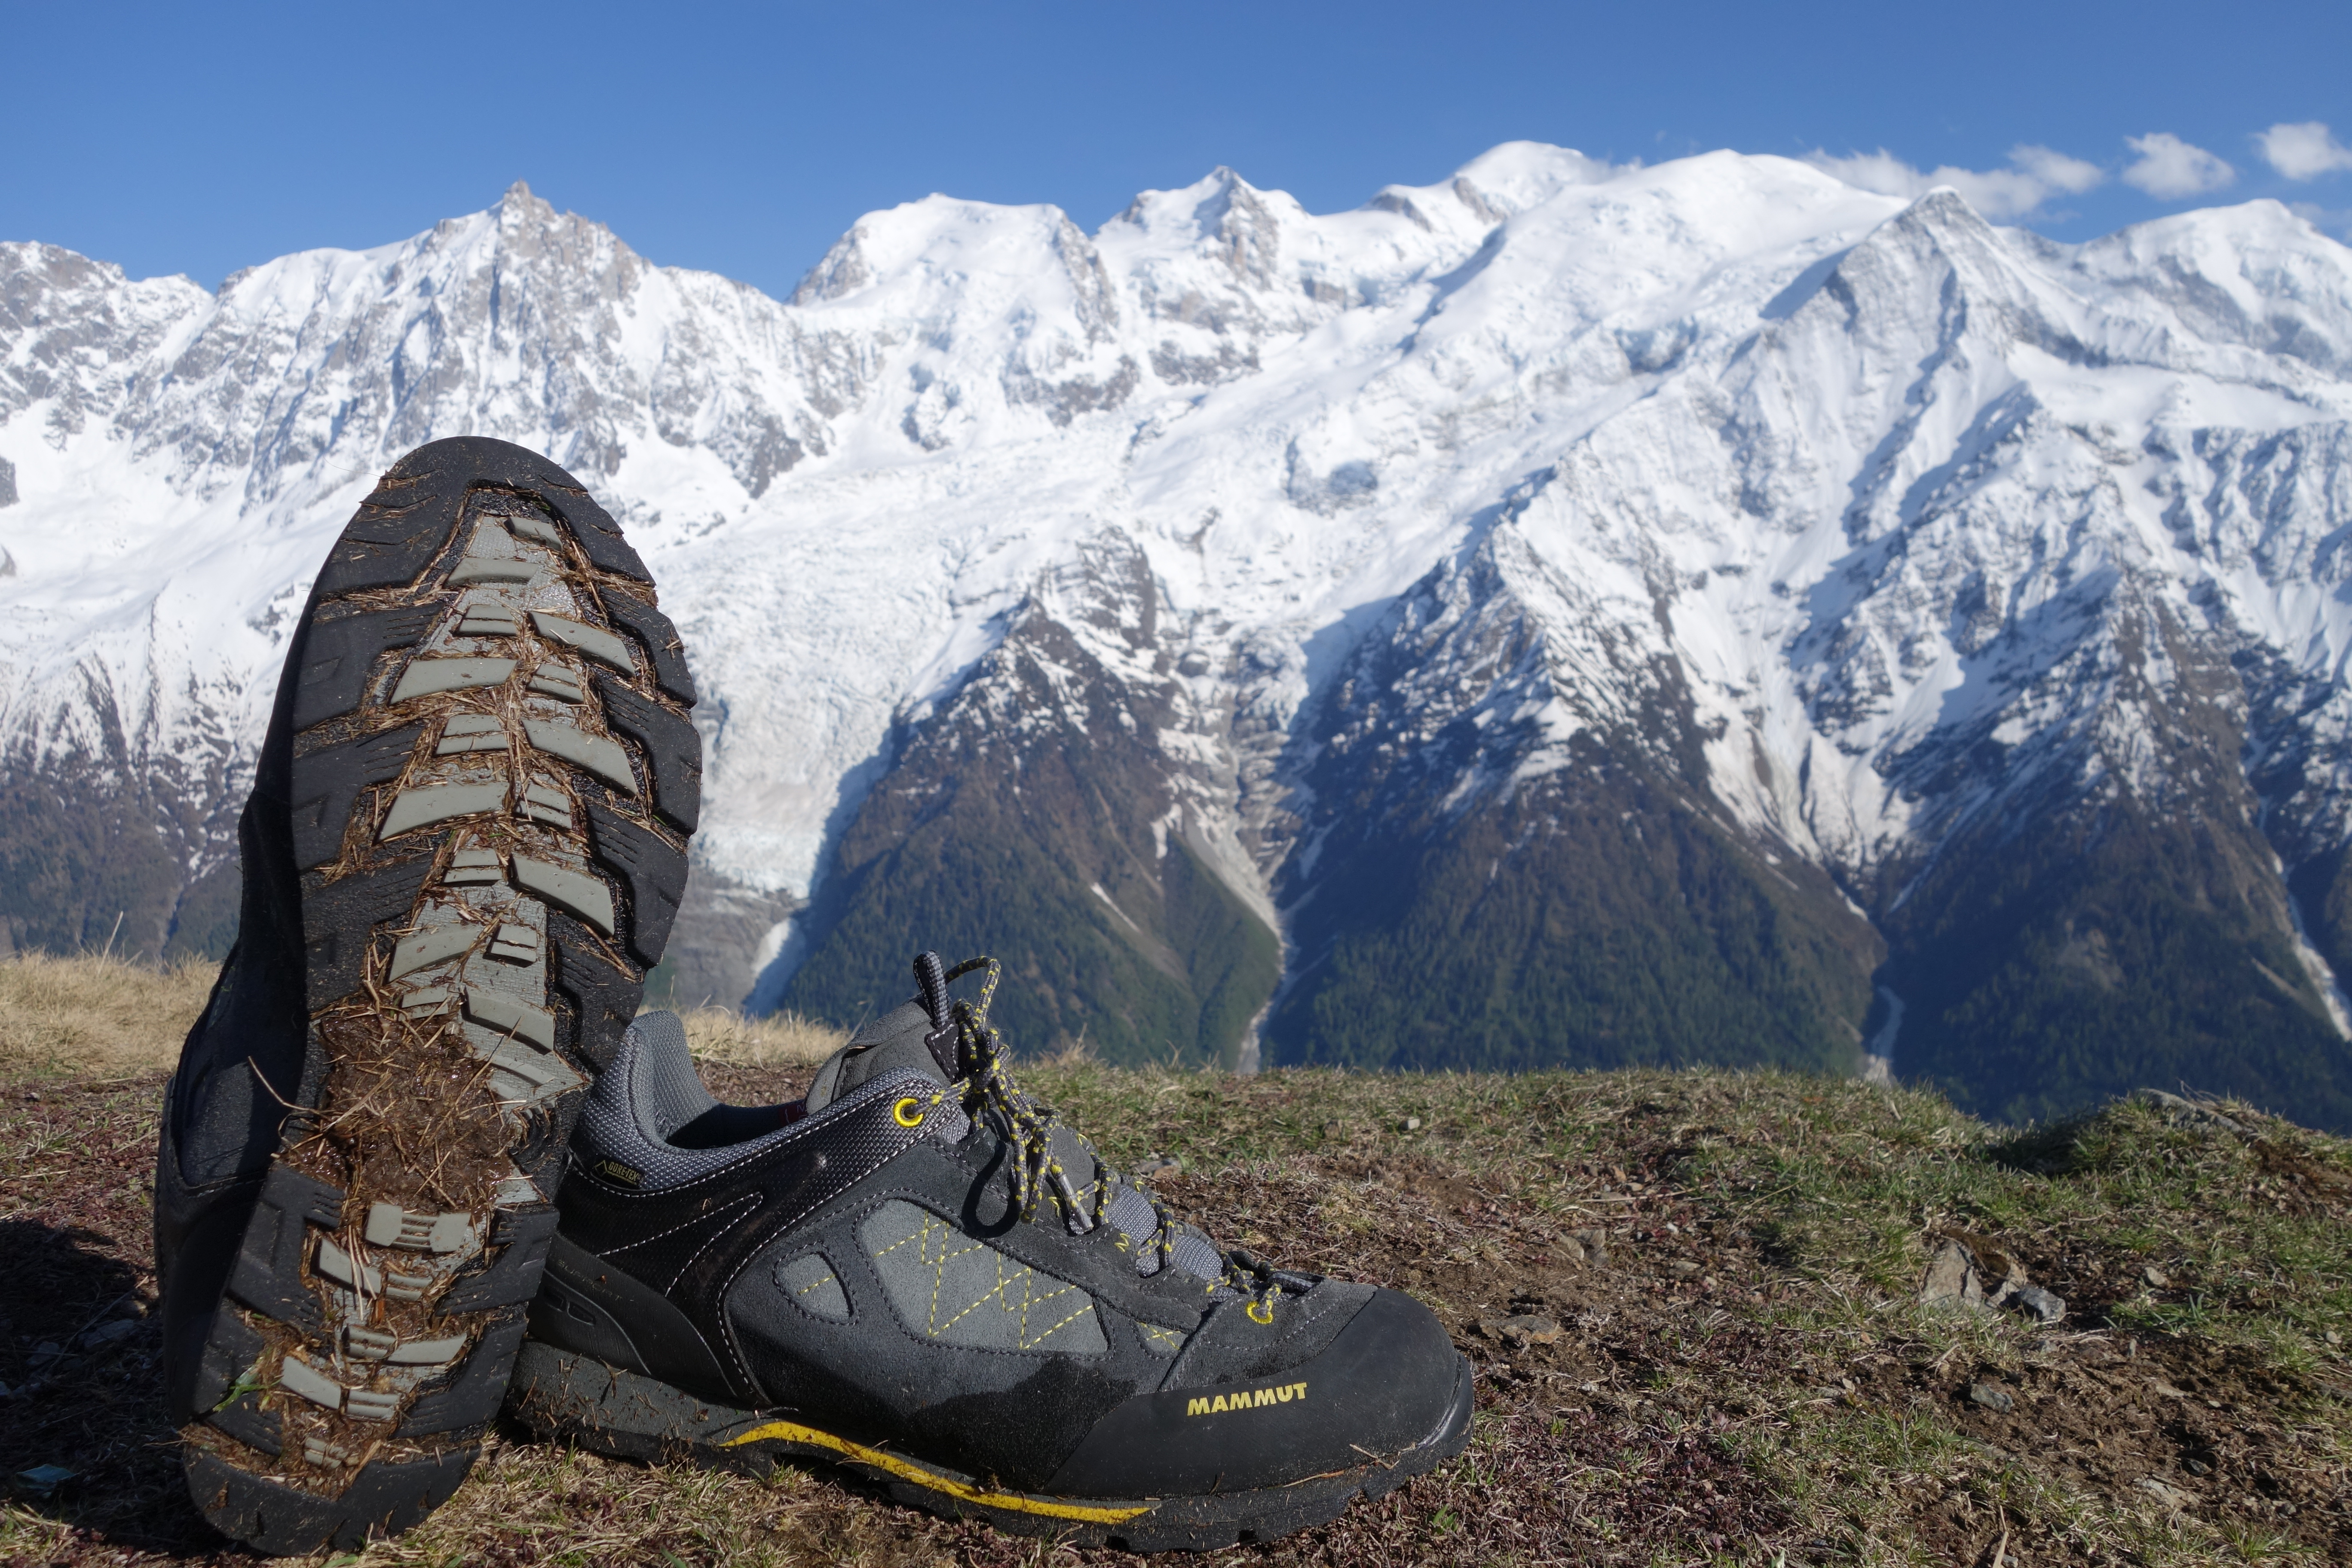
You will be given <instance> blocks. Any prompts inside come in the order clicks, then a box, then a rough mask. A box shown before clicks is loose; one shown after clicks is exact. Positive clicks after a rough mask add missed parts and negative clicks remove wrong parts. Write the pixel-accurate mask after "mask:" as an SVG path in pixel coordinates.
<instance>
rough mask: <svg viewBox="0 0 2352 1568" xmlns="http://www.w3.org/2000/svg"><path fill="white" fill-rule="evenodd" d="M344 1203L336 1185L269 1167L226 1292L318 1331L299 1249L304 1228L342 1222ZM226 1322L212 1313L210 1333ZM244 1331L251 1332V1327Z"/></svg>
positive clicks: (319, 1317)
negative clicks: (212, 1323) (212, 1321)
mask: <svg viewBox="0 0 2352 1568" xmlns="http://www.w3.org/2000/svg"><path fill="white" fill-rule="evenodd" d="M342 1207H343V1194H341V1192H340V1191H338V1190H337V1189H335V1188H333V1187H331V1186H329V1185H327V1184H325V1183H324V1182H316V1181H312V1180H311V1179H310V1177H308V1176H305V1175H303V1174H302V1173H299V1172H298V1171H294V1170H290V1169H289V1168H288V1167H287V1166H285V1165H283V1164H278V1165H272V1166H271V1167H270V1169H269V1175H268V1178H267V1179H266V1180H264V1181H263V1183H262V1184H261V1195H260V1197H259V1198H258V1199H257V1200H256V1203H255V1205H254V1210H253V1218H252V1219H250V1220H248V1221H247V1223H246V1227H245V1237H244V1239H243V1240H242V1241H241V1242H239V1243H238V1245H237V1251H236V1262H235V1263H233V1264H232V1265H230V1267H229V1276H228V1293H229V1294H230V1295H231V1296H233V1297H235V1298H236V1300H239V1301H242V1302H244V1303H245V1304H246V1305H247V1306H248V1307H250V1308H252V1309H253V1310H255V1311H257V1312H260V1313H263V1314H265V1315H266V1316H268V1317H271V1318H275V1319H276V1320H277V1321H279V1322H281V1323H285V1324H287V1325H288V1326H289V1327H292V1328H297V1329H302V1330H306V1331H311V1332H317V1331H320V1330H322V1329H323V1327H324V1322H325V1320H324V1318H323V1316H322V1315H321V1314H320V1310H319V1299H318V1297H317V1296H315V1295H313V1294H312V1293H311V1290H310V1285H309V1284H308V1283H307V1282H306V1281H305V1280H304V1279H303V1278H302V1249H303V1247H304V1244H305V1243H306V1241H307V1240H308V1236H307V1231H306V1227H307V1226H311V1225H319V1226H326V1227H328V1228H329V1229H332V1228H333V1227H334V1226H338V1225H340V1224H341V1223H342ZM225 1321H230V1319H229V1316H228V1315H227V1314H216V1315H215V1318H214V1331H215V1332H219V1331H220V1329H221V1325H222V1324H223V1323H224V1322H225ZM238 1327H239V1328H245V1325H243V1324H242V1323H240V1324H238ZM245 1331H246V1333H247V1334H248V1335H249V1334H251V1333H252V1330H250V1329H245ZM207 1359H209V1357H208V1358H207ZM238 1370H242V1366H240V1367H239V1369H238Z"/></svg>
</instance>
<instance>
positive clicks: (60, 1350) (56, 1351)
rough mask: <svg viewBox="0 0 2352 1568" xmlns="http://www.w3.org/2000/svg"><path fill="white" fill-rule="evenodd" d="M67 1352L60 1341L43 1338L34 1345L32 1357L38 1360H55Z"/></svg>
mask: <svg viewBox="0 0 2352 1568" xmlns="http://www.w3.org/2000/svg"><path fill="white" fill-rule="evenodd" d="M65 1353H66V1348H65V1346H63V1345H61V1344H59V1343H58V1342H57V1341H55V1340H43V1341H42V1342H40V1343H39V1344H37V1345H35V1346H34V1347H33V1353H32V1356H31V1357H30V1359H31V1360H33V1361H36V1362H43V1361H55V1360H57V1359H58V1357H59V1356H61V1355H63V1354H65Z"/></svg>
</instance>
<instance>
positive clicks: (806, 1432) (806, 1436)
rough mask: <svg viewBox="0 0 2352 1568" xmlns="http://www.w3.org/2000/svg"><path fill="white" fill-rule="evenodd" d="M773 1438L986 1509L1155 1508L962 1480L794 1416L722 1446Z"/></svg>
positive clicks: (1083, 1516)
mask: <svg viewBox="0 0 2352 1568" xmlns="http://www.w3.org/2000/svg"><path fill="white" fill-rule="evenodd" d="M771 1440H776V1441H782V1442H786V1443H806V1444H809V1445H810V1446H812V1447H818V1448H830V1449H832V1450H833V1451H834V1452H835V1453H836V1454H839V1455H841V1456H842V1457H843V1458H848V1459H855V1460H856V1461H857V1462H858V1463H859V1464H861V1465H871V1466H873V1467H874V1468H876V1469H877V1470H886V1471H887V1472H889V1473H890V1474H891V1475H894V1476H897V1477H898V1478H900V1479H903V1480H909V1481H912V1482H914V1483H915V1484H916V1485H917V1486H919V1487H929V1489H931V1490H933V1491H935V1492H945V1493H947V1494H948V1495H949V1496H950V1497H953V1498H960V1499H961V1500H963V1501H965V1502H971V1503H979V1504H981V1505H982V1506H983V1507H986V1508H1002V1509H1009V1510H1013V1512H1015V1513H1039V1514H1044V1515H1045V1516H1047V1517H1048V1518H1052V1519H1074V1520H1077V1521H1080V1522H1081V1523H1085V1524H1118V1523H1121V1522H1123V1521H1127V1520H1130V1519H1133V1518H1134V1517H1135V1516H1136V1515H1137V1514H1139V1513H1149V1512H1150V1511H1151V1505H1150V1504H1149V1503H1144V1504H1139V1505H1138V1506H1136V1507H1134V1508H1096V1507H1091V1506H1089V1505H1087V1504H1086V1503H1076V1502H1047V1501H1045V1500H1044V1499H1042V1498H1029V1497H1022V1496H1019V1495H1017V1494H1016V1493H1013V1492H992V1491H982V1489H980V1488H978V1487H976V1486H973V1485H972V1484H971V1482H969V1481H959V1480H956V1479H953V1478H951V1477H949V1476H943V1475H940V1473H939V1472H938V1471H937V1470H930V1469H926V1468H923V1467H922V1466H920V1465H918V1464H913V1463H910V1462H909V1461H908V1460H905V1459H902V1458H898V1455H896V1454H886V1453H884V1452H883V1451H882V1450H881V1449H879V1448H869V1447H866V1445H865V1444H863V1443H853V1442H851V1441H850V1440H849V1439H848V1438H846V1437H836V1436H834V1435H833V1434H832V1433H830V1432H820V1431H818V1430H817V1429H816V1428H815V1427H814V1426H799V1425H797V1424H795V1423H793V1422H791V1421H770V1422H767V1423H765V1424H764V1425H762V1426H754V1427H752V1428H751V1430H750V1431H749V1432H745V1433H741V1434H740V1435H739V1436H733V1437H730V1438H728V1439H727V1440H726V1441H725V1442H723V1443H721V1444H719V1447H722V1448H740V1447H742V1446H743V1445H744V1444H746V1443H764V1442H768V1441H771Z"/></svg>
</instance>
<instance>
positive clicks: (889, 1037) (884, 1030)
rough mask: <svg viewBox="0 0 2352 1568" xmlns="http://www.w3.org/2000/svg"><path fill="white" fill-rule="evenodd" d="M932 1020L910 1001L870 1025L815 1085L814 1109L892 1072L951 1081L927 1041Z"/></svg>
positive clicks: (828, 1063) (820, 1072)
mask: <svg viewBox="0 0 2352 1568" xmlns="http://www.w3.org/2000/svg"><path fill="white" fill-rule="evenodd" d="M931 1029H932V1024H931V1017H930V1015H929V1013H926V1012H925V1011H924V1010H923V1005H922V1004H921V1003H920V1002H908V1003H906V1004H904V1005H900V1006H898V1007H896V1008H893V1009H892V1010H891V1011H889V1012H887V1013H885V1014H883V1015H882V1016H880V1017H878V1018H876V1019H873V1020H871V1021H869V1022H868V1023H867V1024H866V1026H864V1027H862V1028H860V1029H859V1030H858V1031H857V1033H856V1034H854V1035H852V1036H850V1037H849V1043H848V1044H847V1045H845V1046H844V1047H841V1049H839V1050H837V1051H835V1052H834V1053H833V1055H831V1056H829V1057H827V1058H825V1060H824V1066H823V1067H821V1068H817V1069H816V1081H815V1082H814V1083H812V1084H811V1085H809V1092H808V1109H809V1110H810V1111H812V1112H814V1111H819V1110H824V1108H825V1107H826V1106H828V1105H831V1104H832V1103H833V1102H834V1101H835V1100H839V1099H841V1098H842V1097H843V1096H844V1095H845V1094H848V1093H850V1092H851V1091H853V1090H855V1089H858V1088H860V1087H862V1086H863V1085H865V1084H867V1083H870V1082H872V1081H873V1080H874V1079H877V1078H880V1077H881V1076H882V1075H883V1074H884V1073H887V1072H915V1073H920V1074H922V1075H923V1076H924V1077H925V1078H928V1079H931V1080H932V1081H933V1082H936V1083H945V1082H947V1081H948V1079H947V1075H946V1074H945V1073H943V1072H941V1071H940V1064H939V1061H938V1060H937V1058H934V1057H933V1056H932V1055H931V1047H929V1045H928V1044H927V1043H925V1038H924V1037H926V1036H928V1035H929V1034H930V1032H931Z"/></svg>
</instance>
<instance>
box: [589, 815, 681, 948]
mask: <svg viewBox="0 0 2352 1568" xmlns="http://www.w3.org/2000/svg"><path fill="white" fill-rule="evenodd" d="M588 842H589V845H590V847H591V849H592V851H593V854H594V855H595V857H596V858H597V859H598V860H599V861H601V862H603V863H604V865H605V866H608V867H610V868H612V869H613V871H614V873H616V874H617V875H618V876H619V877H620V878H621V879H622V880H623V881H625V882H626V883H627V884H628V888H629V920H628V928H629V929H628V937H629V951H630V952H631V953H633V954H634V955H635V957H636V959H637V960H638V962H640V963H643V964H645V965H646V967H647V968H651V967H652V966H653V965H655V964H656V963H660V962H661V955H662V949H663V948H664V947H666V946H667V945H668V943H669V928H670V925H671V922H673V921H676V920H677V906H678V901H679V900H681V899H683V898H685V897H686V872H687V863H686V855H685V853H684V851H682V850H677V849H673V848H671V847H669V846H668V844H667V843H665V842H664V841H663V840H662V839H661V838H660V837H658V836H656V834H655V833H654V831H653V830H652V829H651V828H648V827H641V826H638V825H637V824H636V823H635V822H632V821H630V820H629V819H628V818H627V817H625V816H622V815H621V814H620V813H619V812H617V811H613V810H611V809H609V808H607V807H605V806H602V805H596V804H595V803H594V802H593V801H591V802H590V803H588Z"/></svg>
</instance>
